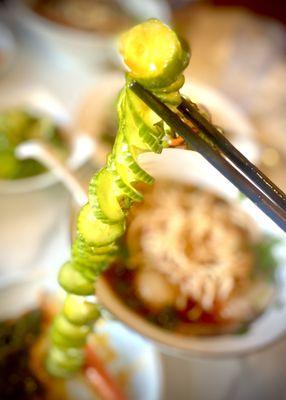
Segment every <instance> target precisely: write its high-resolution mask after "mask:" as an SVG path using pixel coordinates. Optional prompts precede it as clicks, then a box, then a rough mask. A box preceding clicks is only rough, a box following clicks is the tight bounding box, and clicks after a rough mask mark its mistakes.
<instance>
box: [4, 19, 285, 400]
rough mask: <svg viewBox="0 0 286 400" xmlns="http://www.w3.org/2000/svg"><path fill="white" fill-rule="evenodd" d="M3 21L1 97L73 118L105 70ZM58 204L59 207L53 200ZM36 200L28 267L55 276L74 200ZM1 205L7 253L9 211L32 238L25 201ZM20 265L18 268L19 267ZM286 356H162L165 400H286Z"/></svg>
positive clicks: (50, 195)
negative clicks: (51, 105) (30, 97)
mask: <svg viewBox="0 0 286 400" xmlns="http://www.w3.org/2000/svg"><path fill="white" fill-rule="evenodd" d="M0 17H1V14H0ZM1 18H2V19H3V20H6V22H7V24H8V25H10V27H11V28H12V29H13V31H14V34H15V37H16V40H17V56H16V60H15V62H14V65H13V67H12V68H11V69H10V70H9V71H8V72H7V73H6V74H5V76H2V77H1V78H0V96H1V95H3V93H5V91H10V90H12V89H13V88H15V89H16V88H18V87H19V86H21V87H39V88H45V89H46V88H48V91H49V92H50V93H51V94H53V95H55V96H56V97H57V98H58V99H59V100H60V101H61V102H63V104H64V105H65V106H66V108H67V109H68V110H69V111H70V112H71V113H72V111H73V110H74V109H75V107H76V105H77V104H78V102H79V100H80V98H81V96H82V94H83V93H85V91H86V90H87V89H88V88H91V87H93V86H94V85H95V84H96V82H97V81H98V80H99V79H100V76H101V75H102V71H101V70H100V68H98V69H94V70H92V71H91V70H89V69H88V68H84V67H82V66H80V65H76V64H71V63H69V62H68V61H66V62H63V61H62V60H61V62H58V60H57V57H56V56H55V55H54V54H51V52H50V50H48V49H46V48H45V46H44V45H43V44H42V43H41V42H40V41H39V40H38V39H37V38H34V37H33V36H31V35H30V34H29V33H28V32H24V31H22V30H21V28H19V27H17V29H15V26H14V25H13V24H11V21H10V20H9V19H7V16H6V15H2V17H1ZM63 77H64V78H63ZM55 198H56V202H55V200H53V199H55ZM30 200H31V198H30V197H29V195H28V194H27V195H23V196H22V201H23V203H22V209H23V207H25V212H26V213H27V214H28V215H29V225H30V226H31V227H32V228H33V229H31V231H30V232H29V240H26V242H27V243H26V244H25V247H26V250H27V255H26V256H27V259H26V264H27V265H28V264H31V260H32V263H33V264H34V265H37V267H38V268H42V267H45V268H48V267H50V268H51V271H53V272H54V274H55V273H56V266H58V265H59V264H60V263H61V262H62V261H63V260H64V259H65V258H66V256H67V254H68V243H69V240H68V225H67V218H68V210H69V196H68V194H67V193H66V191H65V190H64V189H63V188H62V187H61V186H60V185H57V186H55V187H54V188H53V189H52V190H49V191H42V192H41V193H40V194H38V198H37V199H35V198H34V197H33V201H32V204H31V201H30ZM0 203H1V204H0V214H1V215H0V220H1V229H0V242H1V243H2V244H3V243H4V242H3V241H4V240H5V241H6V242H5V247H6V248H9V245H10V246H12V245H14V243H15V234H14V233H12V231H11V232H8V233H7V229H8V225H9V224H10V223H11V219H10V218H9V221H8V220H7V221H6V224H5V215H8V214H9V215H11V212H9V210H11V211H13V213H14V214H15V210H16V209H17V212H18V213H19V214H17V213H16V215H15V224H17V223H18V224H19V227H20V226H21V229H19V231H18V233H17V235H18V237H17V238H16V240H20V241H21V240H24V239H23V238H25V237H27V233H26V232H25V230H24V231H23V226H27V224H26V223H25V219H24V218H25V217H24V216H23V215H22V214H23V213H22V214H21V207H19V199H17V200H16V199H15V196H14V197H13V196H10V197H9V196H6V197H4V198H3V199H1V200H0ZM47 203H49V204H50V207H49V210H50V211H49V212H45V213H44V214H43V213H42V214H41V212H40V210H41V209H43V206H44V205H45V204H47ZM51 204H52V206H51ZM29 207H30V211H31V214H32V215H33V216H34V223H33V221H31V218H30V215H31V214H29ZM46 209H48V208H47V207H46ZM27 210H28V212H27ZM20 214H21V215H22V216H20ZM36 221H37V223H36ZM39 221H40V222H41V223H39ZM4 227H5V228H4ZM14 228H15V226H14ZM34 240H35V241H36V240H37V241H38V246H37V245H36V246H35V245H34V246H33V247H34V250H35V249H36V251H34V252H33V255H32V257H31V255H30V253H29V251H28V250H29V243H31V242H33V241H34ZM34 243H35V242H34ZM8 253H9V252H7V254H8ZM22 261H23V260H22ZM8 263H9V259H6V260H5V262H4V261H3V259H2V262H1V257H0V266H1V268H2V267H3V265H4V264H5V265H8ZM15 265H16V267H15V268H17V263H16V264H15ZM1 273H2V270H1ZM285 356H286V341H282V342H280V343H277V344H276V345H275V346H273V347H271V348H269V349H266V350H264V351H262V352H260V353H259V354H255V355H251V356H248V357H245V358H241V359H238V358H229V359H224V360H218V359H217V360H214V359H189V360H184V359H179V358H176V357H174V356H171V355H166V354H162V362H163V372H164V391H163V393H164V394H163V398H164V399H165V400H175V399H176V400H177V399H178V400H185V399H192V400H224V399H226V400H227V399H232V400H244V399H246V400H252V399H253V400H255V399H258V398H259V399H260V400H270V399H286V379H285V378H286V373H285ZM146 400H148V399H146Z"/></svg>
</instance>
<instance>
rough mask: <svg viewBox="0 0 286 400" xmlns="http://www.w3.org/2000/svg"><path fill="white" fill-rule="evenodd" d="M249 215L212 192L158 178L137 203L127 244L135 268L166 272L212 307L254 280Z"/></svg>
mask: <svg viewBox="0 0 286 400" xmlns="http://www.w3.org/2000/svg"><path fill="white" fill-rule="evenodd" d="M248 226H249V219H248V218H247V217H246V216H245V214H244V213H243V212H242V211H240V210H238V209H237V208H236V207H235V206H233V205H231V204H229V203H227V202H226V201H224V200H223V199H221V198H219V197H218V196H216V195H214V194H213V193H211V192H208V191H205V190H199V189H193V188H190V187H187V186H184V185H181V184H177V183H173V182H172V183H171V182H158V183H156V184H155V185H154V187H153V188H151V189H148V191H147V192H146V193H145V199H144V202H143V203H141V204H138V205H136V206H135V207H133V210H132V212H131V215H130V218H129V222H128V230H127V246H128V250H129V254H130V260H129V261H130V264H131V266H132V267H133V268H152V269H155V270H157V271H159V272H160V273H162V274H163V275H164V276H165V277H166V278H167V279H168V281H169V282H170V283H172V284H174V285H176V286H177V287H179V289H180V292H181V293H182V294H183V295H184V296H186V297H188V298H192V299H194V300H195V301H196V302H197V303H198V305H199V306H200V307H201V308H202V309H203V310H206V311H209V312H210V311H212V310H213V309H214V308H215V307H216V305H218V304H222V303H223V302H226V300H228V299H229V298H230V296H231V295H232V294H233V293H234V292H235V290H237V288H238V287H239V288H243V287H246V286H248V285H249V281H250V273H251V271H252V269H253V267H254V263H255V260H254V254H253V251H252V249H251V244H252V243H253V238H252V237H251V232H250V230H249V228H248Z"/></svg>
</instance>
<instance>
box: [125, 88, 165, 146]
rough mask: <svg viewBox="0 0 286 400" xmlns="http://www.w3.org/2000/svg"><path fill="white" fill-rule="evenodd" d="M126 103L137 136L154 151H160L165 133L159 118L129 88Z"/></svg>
mask: <svg viewBox="0 0 286 400" xmlns="http://www.w3.org/2000/svg"><path fill="white" fill-rule="evenodd" d="M127 103H128V106H129V108H130V112H131V113H132V117H133V120H134V124H135V126H136V128H137V129H138V134H139V136H140V137H141V138H142V140H143V141H144V142H145V143H148V144H149V145H150V147H151V149H152V151H153V152H154V153H160V152H161V151H162V142H161V140H162V138H163V137H164V135H165V132H164V130H163V129H162V127H161V119H160V118H159V117H158V115H157V114H155V113H154V112H153V111H152V110H150V108H149V107H147V106H146V104H145V103H144V102H143V101H142V100H140V99H139V97H137V96H136V95H135V94H134V93H133V92H131V91H130V90H129V91H128V96H127Z"/></svg>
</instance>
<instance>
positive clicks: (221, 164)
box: [129, 81, 286, 232]
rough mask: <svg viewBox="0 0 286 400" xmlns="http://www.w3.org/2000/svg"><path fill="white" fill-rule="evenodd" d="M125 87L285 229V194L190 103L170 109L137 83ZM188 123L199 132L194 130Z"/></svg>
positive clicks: (183, 100)
mask: <svg viewBox="0 0 286 400" xmlns="http://www.w3.org/2000/svg"><path fill="white" fill-rule="evenodd" d="M129 88H130V89H131V90H132V91H133V92H134V93H135V94H136V95H137V96H138V97H139V98H140V99H141V100H142V101H144V103H146V104H147V105H148V106H149V107H150V108H151V109H152V110H153V111H154V112H156V114H157V115H158V116H160V117H161V118H162V119H163V120H164V121H165V122H166V123H167V124H168V125H169V126H170V127H171V128H172V129H174V130H175V131H176V132H177V133H178V134H179V135H180V136H182V137H183V138H184V139H185V141H186V143H187V144H188V145H189V147H191V148H192V149H193V150H195V151H197V152H198V153H200V154H201V155H202V156H203V157H204V158H205V159H206V160H207V161H208V162H209V163H210V164H211V165H213V166H214V167H215V168H216V169H217V170H218V171H219V172H220V173H221V174H222V175H223V176H225V178H227V179H228V180H229V181H230V182H231V183H232V184H233V185H235V186H236V187H237V188H238V189H239V190H240V191H241V192H242V193H243V194H244V195H245V196H246V197H248V198H249V199H250V200H252V201H253V203H254V204H256V206H257V207H258V208H260V209H261V210H262V211H263V212H264V213H265V214H266V215H267V216H268V217H269V218H271V219H272V220H273V221H274V222H275V223H276V224H277V225H278V226H279V227H280V228H281V229H282V230H283V231H284V232H286V195H285V194H284V193H283V192H282V191H281V190H280V189H279V188H278V187H277V186H276V185H275V184H274V183H273V182H272V181H271V180H270V179H269V178H268V177H267V176H265V175H264V174H263V173H262V172H261V171H260V170H259V169H258V168H257V167H255V166H254V165H253V164H252V163H251V162H250V161H249V160H248V159H247V158H246V157H245V156H244V155H243V154H241V153H240V152H239V151H238V150H237V149H236V148H235V147H234V146H233V145H232V144H231V143H230V142H229V141H228V140H227V139H226V138H225V137H224V136H223V135H222V134H221V133H220V132H219V130H218V129H216V128H215V127H214V126H213V125H212V124H211V123H209V122H208V120H207V119H206V118H204V117H203V116H202V115H201V114H200V113H199V112H198V111H197V110H196V108H195V106H194V105H192V103H190V102H188V101H187V100H185V99H182V103H181V104H180V105H179V106H178V107H177V111H176V112H174V111H172V110H171V109H170V108H168V107H167V106H166V105H165V104H164V103H162V102H161V101H160V100H159V99H158V98H157V97H156V96H154V95H153V94H152V93H151V92H149V91H148V90H146V89H145V88H143V87H142V86H141V85H140V84H139V83H138V82H136V81H132V82H130V83H129ZM188 122H191V124H192V125H193V126H195V127H196V128H197V129H199V132H195V130H194V128H192V126H190V125H189V124H188Z"/></svg>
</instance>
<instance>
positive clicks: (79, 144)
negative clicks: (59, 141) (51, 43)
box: [0, 87, 93, 194]
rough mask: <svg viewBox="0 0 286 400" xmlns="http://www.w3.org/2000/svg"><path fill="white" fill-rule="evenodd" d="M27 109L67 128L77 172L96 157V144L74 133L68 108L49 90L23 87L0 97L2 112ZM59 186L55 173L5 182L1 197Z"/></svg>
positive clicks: (1, 182) (1, 184)
mask: <svg viewBox="0 0 286 400" xmlns="http://www.w3.org/2000/svg"><path fill="white" fill-rule="evenodd" d="M17 106H19V107H25V108H27V109H28V110H33V111H34V112H35V113H38V114H39V115H41V114H44V115H45V114H46V115H49V116H51V117H52V118H53V119H54V121H55V122H56V123H57V124H58V125H59V126H60V127H62V128H63V130H64V132H65V133H66V139H67V142H68V144H69V147H70V155H69V157H68V159H67V165H68V166H69V167H70V168H71V169H72V170H77V169H78V168H80V167H81V166H82V165H84V164H85V163H86V162H87V161H88V159H89V158H90V157H91V155H92V153H93V142H92V140H91V139H90V137H88V136H86V135H85V134H83V133H80V132H74V130H73V128H72V126H71V120H70V116H69V113H68V112H67V110H66V109H65V107H64V106H63V105H62V104H61V103H60V102H59V101H58V100H57V99H56V98H55V97H54V96H53V95H52V94H51V93H49V92H48V91H47V90H46V89H43V88H41V87H23V88H21V89H14V90H13V89H11V91H10V92H9V93H5V95H3V96H1V95H0V110H1V109H2V110H4V109H6V108H9V107H17ZM57 182H58V178H57V177H56V176H55V175H53V174H52V173H51V172H45V173H43V174H39V175H36V176H32V177H28V178H22V179H16V180H8V179H7V180H4V179H0V194H12V193H25V192H32V191H34V190H40V189H44V188H46V187H48V186H51V185H53V184H55V183H57Z"/></svg>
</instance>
